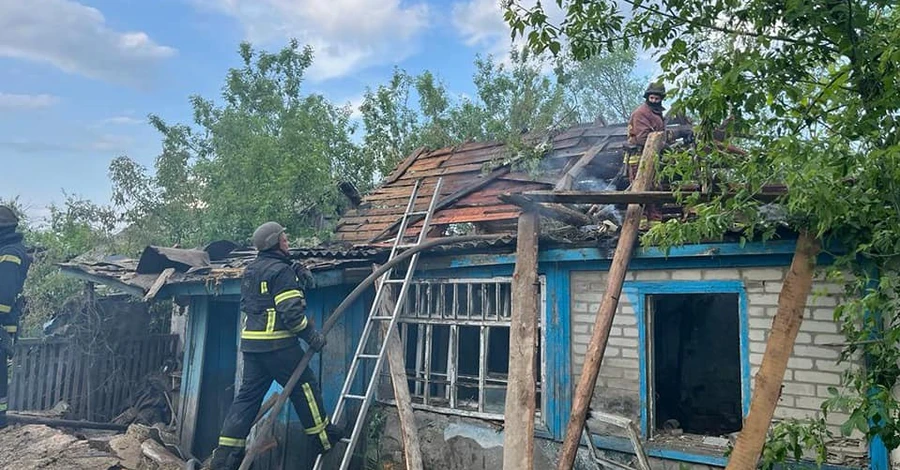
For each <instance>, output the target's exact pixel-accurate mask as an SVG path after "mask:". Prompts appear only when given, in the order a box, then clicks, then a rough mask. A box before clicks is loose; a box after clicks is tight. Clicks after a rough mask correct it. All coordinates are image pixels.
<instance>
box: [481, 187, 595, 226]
mask: <svg viewBox="0 0 900 470" xmlns="http://www.w3.org/2000/svg"><path fill="white" fill-rule="evenodd" d="M498 197H499V198H500V200H501V201H503V202H506V203H508V204H513V205H515V206H519V207H521V208H523V209H525V210H528V211H535V212H537V213H538V214H540V215H541V216H543V217H547V218H548V219H553V220H558V221H560V222H562V223H565V224H569V225H573V226H575V227H582V226H585V225H590V224H592V223H594V220H593V219H591V218H590V217H588V216H587V215H586V214H583V213H581V212H578V211H576V210H574V209H569V208H568V207H565V206H561V205H559V204H540V203H537V202H534V201H532V200H531V199H530V198H528V197H524V196H522V195H521V194H510V193H506V194H501V195H500V196H498Z"/></svg>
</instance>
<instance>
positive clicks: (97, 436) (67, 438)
mask: <svg viewBox="0 0 900 470" xmlns="http://www.w3.org/2000/svg"><path fill="white" fill-rule="evenodd" d="M171 439H172V436H168V435H166V433H164V432H160V431H159V430H158V429H156V428H150V427H146V426H141V425H131V426H129V427H128V431H127V432H126V433H124V434H116V433H114V432H110V431H72V432H67V431H63V430H60V429H55V428H51V427H49V426H44V425H25V426H10V427H8V428H6V429H2V430H0V462H2V463H0V469H4V470H5V469H9V470H13V469H15V470H33V469H34V470H37V469H42V470H82V469H84V470H114V469H115V470H118V469H125V470H180V469H182V468H184V465H185V462H184V461H183V460H182V459H181V458H179V457H178V455H177V453H178V449H177V448H176V447H174V446H173V445H171V444H170V443H168V444H167V442H171Z"/></svg>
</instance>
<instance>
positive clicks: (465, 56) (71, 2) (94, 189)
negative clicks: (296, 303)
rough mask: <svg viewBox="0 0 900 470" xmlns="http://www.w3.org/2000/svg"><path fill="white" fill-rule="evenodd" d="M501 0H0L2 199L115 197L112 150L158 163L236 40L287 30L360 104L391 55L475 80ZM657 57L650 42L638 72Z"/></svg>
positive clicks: (218, 77)
mask: <svg viewBox="0 0 900 470" xmlns="http://www.w3.org/2000/svg"><path fill="white" fill-rule="evenodd" d="M499 3H500V2H499V0H152V1H147V0H95V1H89V0H0V174H2V183H0V199H9V198H13V197H18V198H19V201H20V203H22V204H24V205H25V207H26V208H27V209H28V212H29V214H30V215H31V216H32V217H33V218H37V219H40V218H41V217H43V216H44V215H46V213H47V212H46V206H47V205H49V204H51V203H57V204H58V203H61V202H62V201H63V200H64V199H65V195H64V194H71V195H77V196H79V197H84V198H88V199H91V200H93V201H96V202H99V203H103V204H106V203H109V201H110V197H111V185H110V183H109V179H108V175H107V170H108V167H109V163H110V161H112V159H114V158H116V157H117V156H120V155H127V156H129V157H131V158H133V159H135V160H136V161H138V162H140V163H141V164H143V165H145V166H147V167H148V168H150V167H152V165H153V161H154V159H155V157H156V155H158V153H159V151H160V138H159V135H158V134H157V133H156V131H155V130H153V129H152V128H151V127H150V126H149V124H148V123H147V115H148V114H150V113H153V114H156V115H159V116H161V117H162V118H163V119H164V120H166V121H168V122H185V123H187V122H190V120H191V108H190V104H189V102H188V98H189V97H190V96H191V95H195V94H198V95H202V96H204V97H208V98H218V97H219V96H220V89H221V85H222V81H223V79H224V77H225V73H226V72H227V70H228V68H229V67H234V66H237V65H238V64H239V61H240V58H239V57H238V55H237V48H238V44H239V43H240V42H241V41H243V40H247V41H250V42H252V43H253V45H254V47H258V48H264V49H267V50H277V49H280V48H281V47H283V46H284V45H285V44H287V42H288V41H289V39H290V38H296V39H298V40H299V41H300V42H301V44H308V45H311V46H312V47H313V49H314V51H315V59H314V62H313V65H312V67H311V68H310V70H308V71H307V81H306V82H305V83H304V89H305V90H306V92H309V93H321V94H323V95H325V96H326V97H328V98H329V99H330V100H332V101H333V102H336V103H338V104H350V105H352V106H358V104H359V103H360V102H361V100H362V95H363V93H364V92H365V90H366V87H367V86H368V87H373V88H374V87H376V86H377V85H379V84H381V83H385V82H386V81H387V79H388V78H389V77H390V75H391V73H392V71H393V69H394V67H401V68H403V69H406V70H407V71H408V72H410V73H418V72H421V71H423V70H431V71H432V72H433V73H435V74H436V75H437V76H438V77H439V78H440V79H441V80H442V81H443V82H444V83H445V84H446V85H447V87H448V89H449V90H450V91H451V92H452V93H454V94H464V93H465V94H470V93H471V92H472V73H473V72H474V66H473V61H474V59H475V56H476V54H483V55H485V54H494V55H502V54H504V53H505V52H506V51H507V50H508V47H509V41H510V39H509V32H508V29H507V26H506V24H505V23H504V22H503V16H502V12H501V9H500V6H499ZM653 69H654V65H653V64H652V62H651V61H650V59H649V58H648V57H647V55H643V56H642V59H641V61H640V62H639V64H638V70H637V73H638V74H639V75H642V76H646V75H649V74H651V73H652V70H653Z"/></svg>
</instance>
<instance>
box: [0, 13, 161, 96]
mask: <svg viewBox="0 0 900 470" xmlns="http://www.w3.org/2000/svg"><path fill="white" fill-rule="evenodd" d="M175 53H176V51H175V49H173V48H171V47H167V46H162V45H159V44H157V43H156V42H154V41H153V40H152V39H151V38H150V37H149V36H147V34H146V33H144V32H140V31H126V32H120V31H114V30H113V29H111V28H110V27H109V26H107V24H106V19H105V18H104V17H103V14H102V13H100V11H99V10H97V9H96V8H91V7H88V6H85V5H82V4H81V3H78V2H76V1H73V0H28V1H23V0H0V56H5V57H12V58H17V59H24V60H29V61H33V62H41V63H46V64H50V65H53V66H54V67H57V68H59V69H61V70H63V71H65V72H68V73H74V74H79V75H84V76H86V77H90V78H96V79H102V80H107V81H110V82H115V83H120V84H126V85H131V86H145V85H148V84H149V83H150V82H151V81H152V78H153V75H154V73H153V72H154V70H155V69H156V67H157V66H158V65H159V63H160V62H161V61H163V60H165V59H166V58H169V57H172V56H173V55H175Z"/></svg>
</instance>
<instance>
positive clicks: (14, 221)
mask: <svg viewBox="0 0 900 470" xmlns="http://www.w3.org/2000/svg"><path fill="white" fill-rule="evenodd" d="M18 225H19V217H18V216H16V213H15V211H13V210H12V209H10V208H9V207H6V206H0V228H9V227H16V226H18Z"/></svg>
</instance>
